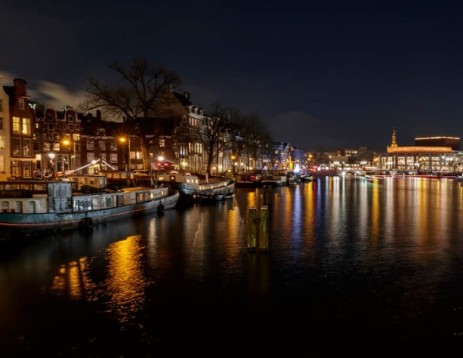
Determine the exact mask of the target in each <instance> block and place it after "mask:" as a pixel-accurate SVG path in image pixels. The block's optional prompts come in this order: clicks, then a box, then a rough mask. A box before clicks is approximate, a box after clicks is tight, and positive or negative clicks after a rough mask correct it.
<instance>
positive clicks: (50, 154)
mask: <svg viewBox="0 0 463 358" xmlns="http://www.w3.org/2000/svg"><path fill="white" fill-rule="evenodd" d="M48 156H49V157H50V164H51V175H52V176H55V153H53V152H50V153H48Z"/></svg>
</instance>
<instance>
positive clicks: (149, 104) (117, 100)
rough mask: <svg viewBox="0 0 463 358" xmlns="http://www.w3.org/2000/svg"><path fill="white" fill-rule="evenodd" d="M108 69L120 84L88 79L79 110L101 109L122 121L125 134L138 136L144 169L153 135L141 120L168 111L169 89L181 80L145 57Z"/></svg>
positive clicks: (170, 93)
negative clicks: (117, 78) (125, 65)
mask: <svg viewBox="0 0 463 358" xmlns="http://www.w3.org/2000/svg"><path fill="white" fill-rule="evenodd" d="M108 67H109V68H110V69H112V70H114V71H115V72H116V73H117V74H118V75H120V78H119V79H120V80H121V83H118V84H108V83H105V82H103V81H101V80H98V79H96V78H91V79H90V80H89V86H88V88H87V98H86V100H85V101H84V102H83V103H82V104H81V105H80V106H79V107H80V108H81V109H82V110H85V111H89V110H94V109H101V110H102V111H104V112H105V113H106V114H107V115H110V116H113V117H114V118H113V119H122V120H123V122H124V123H125V130H126V134H127V135H130V134H137V135H138V136H139V137H140V140H141V149H142V155H143V166H144V169H146V168H147V163H148V146H149V144H150V142H151V141H152V140H153V136H152V133H148V132H147V129H146V128H149V126H148V127H146V126H144V125H143V124H144V121H143V119H146V118H150V117H154V116H156V115H159V113H165V112H166V111H168V109H169V106H170V104H171V103H172V100H173V96H172V90H173V89H175V88H176V87H178V86H179V85H180V84H181V79H180V77H179V76H178V75H177V74H176V73H175V72H174V71H172V70H169V69H167V68H165V67H163V66H157V67H156V66H154V65H151V64H149V63H148V61H147V60H146V59H144V58H134V59H133V61H132V63H131V64H130V65H129V66H128V67H124V66H122V65H120V64H119V63H117V62H113V63H111V64H109V65H108Z"/></svg>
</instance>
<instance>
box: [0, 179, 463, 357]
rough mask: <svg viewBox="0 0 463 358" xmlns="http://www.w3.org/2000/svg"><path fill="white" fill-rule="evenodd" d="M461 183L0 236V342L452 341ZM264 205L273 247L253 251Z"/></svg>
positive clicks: (388, 187)
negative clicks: (1, 239) (251, 221)
mask: <svg viewBox="0 0 463 358" xmlns="http://www.w3.org/2000/svg"><path fill="white" fill-rule="evenodd" d="M462 195H463V193H462V187H461V186H460V185H458V184H457V183H454V182H451V181H446V180H440V181H438V180H405V179H394V180H392V179H391V180H386V181H385V182H384V183H382V184H379V183H376V184H374V183H368V182H366V181H362V180H360V179H343V178H338V177H336V178H326V179H319V180H318V181H315V182H311V183H304V184H299V185H292V186H288V187H282V188H276V189H268V188H262V189H239V190H238V192H237V194H236V197H235V198H234V199H233V200H230V201H228V202H226V203H220V204H217V206H195V207H191V208H187V209H183V210H173V211H167V212H166V213H165V215H164V216H163V217H144V218H139V219H134V220H127V221H125V222H119V223H114V224H111V225H107V226H103V227H98V228H95V230H94V231H93V232H92V233H89V234H88V235H87V236H82V235H81V234H79V233H78V232H74V233H71V234H66V235H56V236H53V237H46V238H45V237H44V238H40V239H38V240H36V241H35V242H30V243H28V244H23V245H20V246H19V245H18V246H13V247H6V248H4V250H3V252H2V254H1V256H0V259H1V261H0V289H1V290H2V292H3V294H2V295H1V298H0V330H1V331H0V337H2V338H1V343H2V344H3V345H4V346H6V347H8V348H11V349H12V350H14V349H16V353H24V351H29V352H38V351H39V352H40V351H42V352H48V353H49V352H51V351H53V352H55V353H58V354H63V355H67V354H70V352H73V354H76V353H77V354H80V355H108V354H110V353H114V354H117V355H119V356H130V355H131V352H132V350H134V349H137V350H138V351H140V350H141V351H142V352H144V353H145V354H147V355H149V354H151V353H153V352H155V351H157V350H161V349H166V348H167V347H169V349H173V350H174V351H175V349H176V348H178V349H180V348H181V347H180V345H179V343H178V342H180V341H181V342H188V344H189V347H191V349H194V348H198V349H200V347H202V346H201V345H203V342H204V339H205V337H207V339H208V340H213V341H214V342H217V343H222V344H226V345H227V346H234V347H240V346H242V345H243V346H244V343H245V342H246V339H244V337H253V338H255V339H258V340H259V339H260V340H264V341H266V342H280V343H282V344H283V343H285V342H288V341H291V342H292V341H293V340H295V339H301V341H302V339H303V341H304V342H306V343H307V342H311V343H312V344H316V343H317V341H318V339H320V338H324V337H331V338H352V339H354V338H359V337H362V338H363V339H364V338H369V339H378V340H383V339H386V338H387V339H390V340H404V341H406V340H411V339H422V338H427V337H430V338H433V339H448V340H450V339H459V338H460V337H461V336H462V332H463V324H462V323H463V320H462V317H461V307H462V304H463V289H462V287H461V281H462V278H463V272H462V271H463V269H462V267H463V265H462V263H463V262H462V258H463V257H462V255H463V254H462V252H463V251H462V234H463V227H462V225H463V224H462V220H461V215H462V211H463V206H462V205H463V204H462V199H463V198H462ZM261 205H268V207H269V209H270V220H269V241H270V250H269V252H263V253H262V252H249V251H248V249H247V228H248V223H247V214H248V210H249V208H250V207H256V206H257V207H259V206H261ZM89 322H92V323H89ZM295 322H304V324H305V325H304V329H303V330H301V329H300V327H301V326H300V323H299V324H295ZM79 325H84V326H85V327H87V329H86V330H84V331H82V330H80V329H79V328H78V327H79ZM199 327H201V328H199ZM239 337H241V338H239ZM50 347H52V348H50ZM203 349H204V347H203Z"/></svg>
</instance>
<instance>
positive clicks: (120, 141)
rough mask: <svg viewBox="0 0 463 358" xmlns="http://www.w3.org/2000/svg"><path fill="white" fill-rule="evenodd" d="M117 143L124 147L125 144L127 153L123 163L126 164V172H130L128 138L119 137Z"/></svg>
mask: <svg viewBox="0 0 463 358" xmlns="http://www.w3.org/2000/svg"><path fill="white" fill-rule="evenodd" d="M119 143H122V144H124V145H126V144H127V153H126V156H125V160H124V163H126V171H130V137H128V138H127V137H120V138H119Z"/></svg>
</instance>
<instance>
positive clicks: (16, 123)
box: [13, 117, 21, 133]
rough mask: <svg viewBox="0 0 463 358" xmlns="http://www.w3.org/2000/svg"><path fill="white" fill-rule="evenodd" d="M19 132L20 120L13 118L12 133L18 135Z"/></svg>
mask: <svg viewBox="0 0 463 358" xmlns="http://www.w3.org/2000/svg"><path fill="white" fill-rule="evenodd" d="M20 131H21V118H19V117H13V133H19V132H20Z"/></svg>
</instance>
